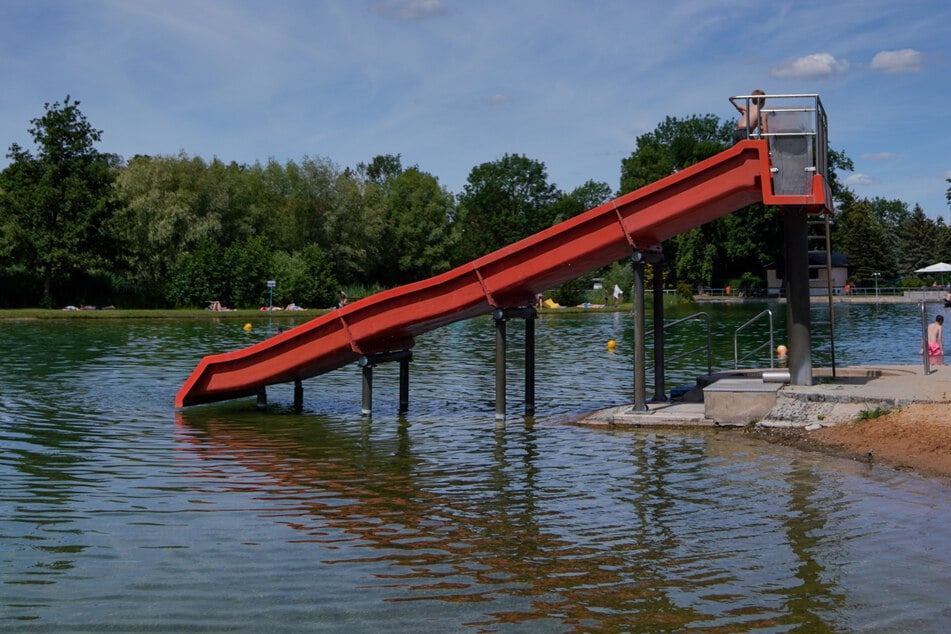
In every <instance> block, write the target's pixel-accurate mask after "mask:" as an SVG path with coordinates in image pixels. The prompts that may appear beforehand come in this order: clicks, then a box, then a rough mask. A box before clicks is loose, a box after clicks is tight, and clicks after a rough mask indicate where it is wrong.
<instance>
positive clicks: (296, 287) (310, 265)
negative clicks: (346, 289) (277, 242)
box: [271, 244, 339, 308]
mask: <svg viewBox="0 0 951 634" xmlns="http://www.w3.org/2000/svg"><path fill="white" fill-rule="evenodd" d="M271 266H272V268H271V279H273V280H274V281H275V282H276V283H277V284H276V287H275V288H274V299H275V302H276V304H277V305H287V304H289V303H291V302H294V303H296V304H297V305H299V306H304V307H308V308H309V307H315V308H327V307H330V306H333V305H334V303H335V302H336V300H337V290H338V288H339V285H338V283H337V280H336V278H334V277H333V267H332V266H331V263H330V261H329V260H328V259H327V257H326V256H325V255H324V253H323V252H322V251H321V250H320V247H318V246H317V245H316V244H313V245H310V246H308V247H305V248H304V249H303V250H301V251H296V252H294V253H287V252H284V251H277V252H275V253H274V254H273V257H272V258H271Z"/></svg>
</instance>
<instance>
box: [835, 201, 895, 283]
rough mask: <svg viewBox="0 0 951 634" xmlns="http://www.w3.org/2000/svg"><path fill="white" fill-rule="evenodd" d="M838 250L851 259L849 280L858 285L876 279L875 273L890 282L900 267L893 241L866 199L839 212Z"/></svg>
mask: <svg viewBox="0 0 951 634" xmlns="http://www.w3.org/2000/svg"><path fill="white" fill-rule="evenodd" d="M838 224H839V236H840V239H839V243H838V245H837V248H838V249H840V250H841V251H842V252H843V253H845V255H846V257H848V259H849V277H850V278H851V279H853V280H856V281H857V282H859V283H862V284H864V283H867V282H869V281H871V280H873V279H874V277H873V275H872V274H873V273H881V274H882V275H883V276H884V277H886V278H890V277H894V276H895V275H896V272H897V271H896V269H897V263H896V261H895V254H894V250H893V248H892V240H891V239H890V238H889V232H888V231H887V229H886V228H885V226H884V224H883V223H882V221H881V220H880V219H879V218H878V217H877V216H876V214H875V212H874V210H873V207H872V204H871V203H870V202H869V201H867V200H864V199H860V200H857V201H855V202H853V203H850V204H848V205H847V206H846V207H845V208H843V209H842V210H841V212H840V217H839V222H838Z"/></svg>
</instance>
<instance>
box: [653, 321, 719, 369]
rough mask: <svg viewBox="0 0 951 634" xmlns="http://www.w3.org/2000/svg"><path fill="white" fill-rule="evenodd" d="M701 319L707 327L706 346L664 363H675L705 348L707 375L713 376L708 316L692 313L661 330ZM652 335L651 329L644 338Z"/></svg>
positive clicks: (676, 356)
mask: <svg viewBox="0 0 951 634" xmlns="http://www.w3.org/2000/svg"><path fill="white" fill-rule="evenodd" d="M701 318H703V319H705V320H706V325H707V344H706V345H705V346H697V347H696V348H694V349H693V350H687V351H686V352H681V353H680V354H678V355H674V356H673V357H667V358H666V361H676V360H677V359H682V358H684V357H687V356H690V355H692V354H695V353H697V352H700V351H701V350H703V349H704V348H706V350H707V374H713V346H712V343H711V342H712V339H711V337H710V315H708V314H707V313H704V312H699V313H694V314H692V315H687V316H686V317H682V318H680V319H677V320H675V321H672V322H669V323H666V324H664V326H663V330H665V331H666V330H668V329H669V328H673V327H674V326H677V325H680V324H682V323H684V322H687V321H697V320H699V319H701ZM653 334H654V329H652V330H651V331H650V332H648V333H647V334H646V335H645V337H650V336H651V335H653ZM653 367H654V366H653V365H650V366H648V367H647V368H646V369H648V370H650V369H652V368H653ZM665 376H666V372H665Z"/></svg>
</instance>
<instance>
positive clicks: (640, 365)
mask: <svg viewBox="0 0 951 634" xmlns="http://www.w3.org/2000/svg"><path fill="white" fill-rule="evenodd" d="M631 267H632V268H633V269H634V407H633V410H632V411H635V412H646V411H648V410H647V351H646V350H645V347H644V339H645V332H646V331H645V327H644V324H645V319H644V254H643V253H641V252H640V251H635V252H634V253H633V254H632V255H631Z"/></svg>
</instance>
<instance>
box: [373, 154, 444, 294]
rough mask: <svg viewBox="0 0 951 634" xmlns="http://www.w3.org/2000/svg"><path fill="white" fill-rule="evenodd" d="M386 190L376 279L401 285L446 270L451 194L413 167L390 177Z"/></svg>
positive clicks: (384, 282) (389, 283) (435, 180)
mask: <svg viewBox="0 0 951 634" xmlns="http://www.w3.org/2000/svg"><path fill="white" fill-rule="evenodd" d="M386 189H387V195H386V222H385V224H384V227H383V241H382V245H381V248H382V254H381V255H382V261H383V262H384V266H383V267H382V268H381V271H380V275H379V281H380V282H382V283H383V284H388V285H396V284H404V283H406V282H411V281H416V280H420V279H425V278H428V277H431V276H433V275H435V274H436V273H442V272H443V271H446V270H448V269H449V256H450V235H449V231H450V225H449V220H450V218H451V217H452V214H453V211H454V200H453V196H452V194H450V193H449V192H448V191H446V190H445V189H443V188H442V187H440V185H439V181H438V180H437V179H436V178H435V177H434V176H432V175H430V174H426V173H424V172H421V171H419V169H418V168H416V167H412V168H410V169H408V170H406V171H404V172H401V173H400V174H398V175H396V176H394V177H392V179H391V182H390V183H389V184H388V186H387V188H386Z"/></svg>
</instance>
